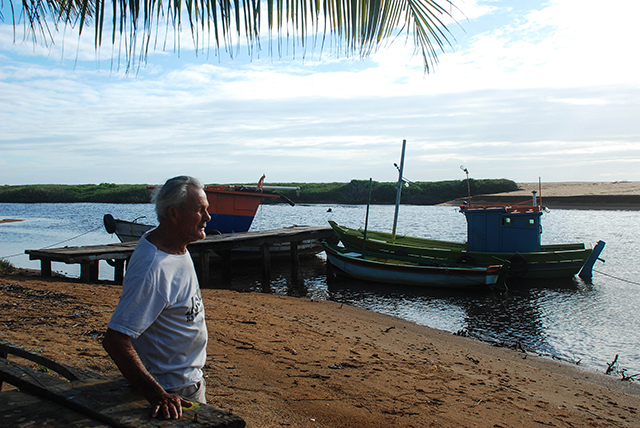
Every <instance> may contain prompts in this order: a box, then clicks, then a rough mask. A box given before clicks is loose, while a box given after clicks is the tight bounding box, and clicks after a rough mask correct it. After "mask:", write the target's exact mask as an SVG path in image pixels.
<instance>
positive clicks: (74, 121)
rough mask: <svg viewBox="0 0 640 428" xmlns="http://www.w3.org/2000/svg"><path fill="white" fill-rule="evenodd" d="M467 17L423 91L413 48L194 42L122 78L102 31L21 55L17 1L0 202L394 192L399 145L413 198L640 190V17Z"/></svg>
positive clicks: (460, 18)
mask: <svg viewBox="0 0 640 428" xmlns="http://www.w3.org/2000/svg"><path fill="white" fill-rule="evenodd" d="M454 4H455V5H456V6H457V7H458V8H459V11H455V10H454V11H453V13H454V16H455V18H456V22H450V23H449V29H450V31H451V33H452V36H453V37H452V38H451V40H452V46H451V47H447V48H446V49H445V50H444V52H441V53H440V54H439V56H438V64H437V65H436V66H435V67H434V68H433V69H432V70H431V71H430V72H429V73H428V74H426V73H425V72H424V68H423V62H422V58H421V56H419V55H416V54H415V53H414V50H413V48H412V46H411V44H410V43H406V38H403V37H398V38H396V39H395V40H393V42H392V43H385V44H384V45H383V46H381V47H380V48H379V49H378V50H377V51H376V52H374V53H372V54H371V55H370V56H368V57H367V58H361V57H359V56H349V55H345V54H344V51H340V50H337V49H335V48H334V47H333V45H332V44H328V45H327V46H325V47H324V48H322V49H319V48H317V47H316V48H307V50H306V51H304V52H303V51H302V49H300V48H299V47H298V48H296V50H295V53H294V50H293V49H292V48H291V47H289V48H288V49H286V51H285V52H284V53H283V54H282V55H278V54H277V53H276V54H275V55H269V38H268V36H266V37H263V39H262V50H261V51H259V52H258V51H256V52H254V54H253V55H252V56H251V57H250V56H249V55H247V54H246V49H240V50H239V51H238V52H234V58H233V59H231V58H230V57H229V55H227V54H226V53H225V52H221V53H217V52H216V51H215V49H213V48H211V49H209V50H198V51H196V50H195V49H194V46H193V43H192V41H191V37H190V34H189V33H186V32H183V33H182V35H181V38H180V50H179V52H176V50H175V49H173V48H172V47H171V46H170V45H171V42H172V40H173V33H171V34H170V35H169V37H167V39H168V46H167V47H165V48H163V47H162V40H161V42H160V43H159V44H158V45H157V46H155V47H154V46H152V47H151V48H150V49H149V54H148V58H147V61H146V63H143V64H140V67H139V68H136V69H135V70H134V71H133V72H129V73H127V70H126V67H125V66H124V65H122V63H120V66H118V61H117V48H116V49H112V47H111V45H110V44H109V43H108V42H107V43H106V44H104V43H103V46H102V47H101V48H100V49H99V50H96V49H95V47H94V39H93V34H92V32H91V28H89V29H87V30H85V31H84V32H83V35H82V37H80V38H79V39H78V36H77V31H76V30H74V29H70V28H66V29H65V28H62V29H61V30H60V32H59V33H55V34H54V44H50V45H49V46H42V45H40V44H34V43H33V42H32V41H24V40H23V39H22V37H21V28H22V27H21V26H20V25H18V26H17V27H16V29H15V35H14V27H13V24H12V17H11V12H10V10H9V9H8V1H7V0H4V2H3V3H1V4H0V5H1V10H2V12H3V17H4V21H0V185H5V184H8V185H18V184H38V183H42V184H85V183H96V184H97V183H103V182H106V183H146V184H161V183H163V182H164V181H165V180H166V179H168V178H170V177H173V176H176V175H192V176H195V177H198V178H200V179H201V180H202V181H204V182H205V183H255V182H257V181H258V179H259V178H260V176H261V175H262V174H265V175H266V177H267V178H266V183H267V184H268V183H270V182H271V183H283V182H287V183H289V182H348V181H350V180H352V179H369V178H373V179H374V180H376V181H387V182H388V181H396V180H397V179H398V172H397V170H396V168H395V167H394V163H398V164H399V163H400V154H401V148H402V141H403V140H406V141H407V146H406V158H405V168H404V177H405V178H406V179H407V180H410V181H441V180H462V179H464V178H465V175H464V173H463V172H462V171H461V168H460V166H461V165H464V166H465V167H466V168H467V169H468V171H469V174H470V177H471V178H476V179H485V178H507V179H511V180H514V181H516V182H537V181H538V180H539V179H540V180H542V181H543V182H545V181H547V182H556V181H625V180H626V181H640V120H639V118H640V60H639V59H638V53H637V52H638V48H637V46H638V42H639V41H640V40H639V39H640V33H638V31H637V29H636V26H637V22H636V20H637V17H638V16H640V2H637V1H635V0H610V1H608V2H605V3H603V2H601V1H598V2H596V1H593V0H551V1H538V0H518V1H501V0H495V1H493V0H464V1H460V0H454ZM160 39H162V37H160ZM113 58H116V59H115V60H112V59H113Z"/></svg>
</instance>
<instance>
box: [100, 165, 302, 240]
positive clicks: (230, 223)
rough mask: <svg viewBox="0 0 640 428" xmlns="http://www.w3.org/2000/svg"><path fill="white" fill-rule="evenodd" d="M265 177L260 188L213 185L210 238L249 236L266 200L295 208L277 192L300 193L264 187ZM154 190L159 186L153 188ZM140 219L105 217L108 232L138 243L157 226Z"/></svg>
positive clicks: (209, 197)
mask: <svg viewBox="0 0 640 428" xmlns="http://www.w3.org/2000/svg"><path fill="white" fill-rule="evenodd" d="M264 179H265V176H264V175H263V176H262V177H261V178H260V180H259V181H258V184H257V185H256V186H234V185H211V186H206V187H205V188H204V191H205V193H206V195H207V201H208V202H209V208H208V210H207V211H208V212H209V215H210V216H211V220H210V221H209V222H207V226H206V227H205V232H206V234H207V235H218V234H223V233H237V232H246V231H248V230H249V228H250V227H251V223H253V218H254V217H255V215H256V211H257V210H258V207H259V206H260V203H261V202H262V200H263V199H265V198H280V199H283V200H284V201H286V202H287V203H288V204H290V205H291V206H293V205H295V204H294V203H293V202H292V201H291V200H290V199H289V198H287V197H286V196H284V195H281V194H279V193H276V192H275V191H273V189H287V190H291V189H299V188H297V187H296V188H293V187H280V186H264ZM149 188H151V189H154V188H157V186H149ZM143 218H146V217H144V216H142V217H138V218H136V219H135V220H133V221H127V220H119V219H115V218H114V217H113V216H112V215H111V214H106V215H105V216H104V219H103V220H104V226H105V229H106V230H107V232H109V233H115V234H116V235H117V236H118V239H120V241H121V242H127V241H137V240H138V239H140V237H141V236H142V235H143V234H144V233H145V232H146V231H148V230H150V229H152V228H153V227H154V226H150V225H147V224H143V223H138V220H140V219H143Z"/></svg>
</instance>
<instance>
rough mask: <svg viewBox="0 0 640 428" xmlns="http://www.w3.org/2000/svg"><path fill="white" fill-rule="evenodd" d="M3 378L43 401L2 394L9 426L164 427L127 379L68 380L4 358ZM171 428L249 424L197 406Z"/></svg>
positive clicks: (0, 371) (240, 427) (1, 361)
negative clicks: (63, 423) (13, 423)
mask: <svg viewBox="0 0 640 428" xmlns="http://www.w3.org/2000/svg"><path fill="white" fill-rule="evenodd" d="M0 379H2V380H3V381H5V382H7V383H10V384H12V385H14V386H17V387H18V388H19V389H20V391H21V393H24V392H28V393H30V394H32V395H33V396H35V397H38V399H37V400H34V399H30V398H28V397H26V396H24V395H22V396H21V395H15V391H7V392H9V393H10V394H6V392H2V393H0V397H2V400H0V402H3V403H7V404H8V403H9V401H10V400H11V401H12V402H11V404H8V405H9V407H8V408H7V409H5V410H6V412H5V411H3V415H4V416H5V420H4V422H7V421H8V420H11V419H14V420H16V421H20V422H24V419H25V417H26V418H28V419H29V421H33V422H34V423H35V425H33V426H40V424H41V423H43V422H44V421H47V422H49V421H52V420H59V419H60V418H61V415H64V418H65V419H67V420H69V421H78V420H79V421H83V422H85V421H86V422H87V423H86V425H84V424H83V425H82V426H105V425H106V426H111V427H130V428H151V427H157V426H159V425H162V422H161V420H159V419H156V418H151V416H150V414H151V408H150V405H149V403H148V402H147V400H145V399H144V397H143V396H142V395H141V394H140V393H139V392H138V391H136V390H135V389H134V388H133V387H131V385H130V384H129V383H128V382H127V381H126V380H125V379H124V378H123V377H121V376H117V377H114V378H110V379H99V380H96V379H92V380H82V381H73V382H67V381H64V380H62V379H59V378H54V377H53V376H50V375H48V374H45V373H42V372H39V371H36V370H33V369H31V368H29V367H26V366H23V365H21V364H17V363H14V362H12V361H9V360H7V359H6V358H0ZM24 406H27V408H30V407H37V408H38V409H39V411H38V412H36V413H33V414H32V413H27V414H25V413H24V409H23V407H24ZM0 408H2V406H0ZM7 418H8V419H7ZM29 421H27V422H29ZM30 426H32V425H30ZM47 426H56V425H47ZM170 426H172V427H184V428H191V427H210V428H243V427H244V426H245V422H244V421H243V420H242V418H240V417H239V416H236V415H233V414H231V413H229V412H226V411H224V410H221V409H218V408H215V407H212V406H208V405H205V404H195V405H194V406H192V407H190V408H183V417H182V418H180V419H178V420H172V421H171V422H170Z"/></svg>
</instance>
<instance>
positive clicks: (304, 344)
mask: <svg viewBox="0 0 640 428" xmlns="http://www.w3.org/2000/svg"><path fill="white" fill-rule="evenodd" d="M119 295H120V288H119V287H118V286H115V285H112V284H108V283H100V284H92V285H87V284H82V283H80V282H78V281H77V280H74V279H66V278H42V277H40V276H39V274H38V272H29V271H24V270H21V271H20V272H19V273H16V274H11V275H0V296H1V298H0V302H1V303H0V304H1V306H2V311H0V325H2V330H1V333H0V340H7V341H10V342H14V343H17V344H20V345H22V346H24V347H25V348H27V349H29V350H34V351H38V352H41V353H42V355H45V356H47V357H49V358H53V359H55V360H58V361H61V362H64V363H66V364H68V365H72V366H74V367H76V368H80V369H89V370H93V371H96V372H99V373H102V374H105V375H115V374H118V371H117V368H116V367H115V366H114V364H113V363H112V362H111V360H110V359H109V357H108V356H107V355H106V353H105V351H104V350H103V349H102V347H101V344H100V343H101V338H102V334H103V333H104V331H105V328H106V325H107V323H108V320H109V318H110V316H111V313H112V311H113V309H114V308H115V305H116V303H117V301H118V299H119ZM203 298H204V302H205V308H206V315H207V316H206V319H207V325H208V329H209V344H208V347H207V351H208V359H207V365H206V366H205V374H206V376H207V387H208V390H207V395H208V400H209V402H210V404H212V405H214V406H217V407H219V408H222V409H226V410H230V411H232V412H233V413H235V414H237V415H239V416H241V417H242V418H243V419H244V420H245V421H246V422H247V426H249V427H269V428H272V427H314V428H315V427H326V428H342V427H344V428H347V427H349V428H351V427H428V426H434V427H540V426H555V427H637V426H639V425H640V423H639V422H638V421H639V420H640V417H639V416H638V409H639V408H640V387H639V385H638V384H637V383H634V382H628V381H626V382H623V381H621V380H620V379H619V377H613V376H605V375H604V374H598V373H593V372H588V371H586V370H583V369H581V368H580V366H577V365H572V364H568V363H560V362H558V361H554V360H551V359H547V358H540V357H537V356H534V355H529V354H526V353H523V352H522V351H518V350H513V349H506V348H499V347H493V346H490V345H488V344H484V343H480V342H477V341H474V340H472V339H468V338H464V337H458V336H455V335H452V334H450V333H446V332H442V331H438V330H433V329H430V328H426V327H421V326H417V325H415V324H412V323H410V322H406V321H403V320H400V319H398V318H393V317H390V316H386V315H381V314H377V313H372V312H368V311H365V310H362V309H358V308H354V307H349V306H346V305H341V304H337V303H333V302H328V301H317V300H310V299H302V298H293V297H283V296H275V295H270V294H261V293H239V292H235V291H229V290H213V289H205V290H203ZM6 388H7V386H6V385H5V386H4V389H6Z"/></svg>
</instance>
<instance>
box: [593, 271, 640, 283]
mask: <svg viewBox="0 0 640 428" xmlns="http://www.w3.org/2000/svg"><path fill="white" fill-rule="evenodd" d="M593 271H594V272H598V273H599V274H600V275H604V276H608V277H609V278H613V279H617V280H619V281H622V282H627V283H629V284H633V285H640V283H638V282H634V281H630V280H628V279H624V278H618V277H617V276H613V275H609V274H608V273H604V272H600V271H599V270H596V269H593Z"/></svg>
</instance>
